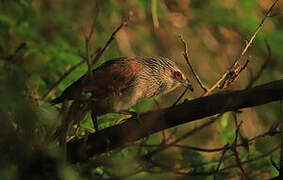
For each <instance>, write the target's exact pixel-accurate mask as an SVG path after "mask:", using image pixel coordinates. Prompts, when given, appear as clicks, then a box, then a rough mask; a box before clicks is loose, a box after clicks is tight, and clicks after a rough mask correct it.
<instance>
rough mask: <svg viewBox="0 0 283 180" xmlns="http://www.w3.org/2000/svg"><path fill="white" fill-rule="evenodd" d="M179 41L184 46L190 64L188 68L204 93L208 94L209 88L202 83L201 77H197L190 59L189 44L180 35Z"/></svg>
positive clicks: (186, 58) (185, 55) (185, 56)
mask: <svg viewBox="0 0 283 180" xmlns="http://www.w3.org/2000/svg"><path fill="white" fill-rule="evenodd" d="M179 39H180V40H181V41H182V43H183V45H184V53H183V56H184V58H185V60H186V62H187V64H188V66H189V67H190V69H191V71H192V73H193V75H194V76H195V78H196V80H197V82H198V83H199V85H200V87H201V88H202V89H203V90H204V92H207V87H206V86H205V85H204V84H203V83H202V82H201V80H200V78H199V76H198V75H197V73H196V72H195V70H194V68H193V66H192V64H191V62H190V58H189V48H188V44H187V43H186V41H185V40H184V39H183V37H182V36H181V35H179Z"/></svg>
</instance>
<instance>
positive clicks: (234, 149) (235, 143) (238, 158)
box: [231, 121, 246, 177]
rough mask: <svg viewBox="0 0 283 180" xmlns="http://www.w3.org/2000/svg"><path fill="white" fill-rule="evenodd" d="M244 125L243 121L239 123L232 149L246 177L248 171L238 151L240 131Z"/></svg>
mask: <svg viewBox="0 0 283 180" xmlns="http://www.w3.org/2000/svg"><path fill="white" fill-rule="evenodd" d="M241 125H242V121H241V122H240V123H239V125H238V126H237V129H236V132H235V140H234V142H233V146H232V147H231V150H232V151H233V152H234V156H235V158H236V162H237V164H238V167H239V169H240V170H241V172H242V174H243V176H244V177H246V173H245V170H244V168H243V166H242V164H241V160H240V156H239V153H238V151H237V141H238V137H239V132H240V127H241Z"/></svg>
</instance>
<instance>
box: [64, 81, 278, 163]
mask: <svg viewBox="0 0 283 180" xmlns="http://www.w3.org/2000/svg"><path fill="white" fill-rule="evenodd" d="M280 99H283V79H282V80H278V81H273V82H270V83H267V84H264V85H260V86H257V87H254V88H250V89H245V90H240V91H232V92H224V93H219V94H214V95H210V96H207V97H201V98H197V99H194V100H191V101H185V102H183V103H181V104H179V105H176V106H174V107H171V108H167V109H160V110H157V111H151V112H147V113H143V114H141V115H140V116H139V121H134V120H128V121H126V122H125V123H122V124H118V125H115V126H111V127H108V128H105V129H103V130H101V131H98V132H95V133H93V134H89V135H88V136H87V137H86V138H84V139H74V140H72V141H70V142H68V143H67V159H68V160H69V161H70V162H73V163H75V162H83V161H86V160H88V158H90V157H92V156H93V155H95V154H100V153H104V152H107V151H110V150H112V149H114V148H118V147H123V146H125V145H126V144H127V143H130V142H133V141H137V140H139V139H141V138H143V137H146V136H148V135H151V134H154V133H156V132H159V131H161V130H164V129H167V128H170V127H174V126H178V125H180V124H184V123H188V122H192V121H196V120H198V119H202V118H205V117H209V116H212V115H215V114H218V113H223V112H227V111H235V110H238V109H241V108H247V107H253V106H258V105H262V104H266V103H269V102H272V101H277V100H280Z"/></svg>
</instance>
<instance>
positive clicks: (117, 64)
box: [50, 56, 193, 128]
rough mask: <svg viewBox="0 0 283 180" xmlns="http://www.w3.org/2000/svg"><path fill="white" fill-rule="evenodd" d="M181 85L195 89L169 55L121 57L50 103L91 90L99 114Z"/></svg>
mask: <svg viewBox="0 0 283 180" xmlns="http://www.w3.org/2000/svg"><path fill="white" fill-rule="evenodd" d="M179 86H183V87H185V88H188V89H190V90H191V91H193V86H192V84H191V82H190V81H189V79H188V78H186V76H185V75H184V72H183V71H182V70H181V69H180V67H179V65H178V64H177V63H176V62H174V61H173V60H171V59H169V58H166V57H140V56H137V57H120V58H115V59H111V60H109V61H106V62H105V63H103V64H102V65H101V66H99V67H98V68H96V69H94V70H93V71H92V74H88V73H86V74H85V75H83V76H82V77H80V78H79V79H78V80H77V81H75V82H74V83H72V84H71V85H70V86H68V87H67V88H66V89H65V90H64V91H63V93H62V94H61V96H59V97H57V98H55V99H53V100H51V101H50V102H51V104H59V103H63V102H65V101H69V100H77V99H80V98H81V97H82V95H83V94H87V93H91V97H90V98H91V101H92V102H93V104H94V109H95V117H97V116H101V115H104V114H107V113H119V112H122V111H126V110H127V109H129V108H130V107H132V106H133V105H135V104H136V103H137V102H139V101H142V100H145V99H149V98H154V97H156V96H159V95H162V94H166V93H168V92H170V91H173V90H174V89H176V88H177V87H179ZM96 123H97V122H96ZM95 126H96V125H95ZM96 128H97V127H96Z"/></svg>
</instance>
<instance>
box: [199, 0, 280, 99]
mask: <svg viewBox="0 0 283 180" xmlns="http://www.w3.org/2000/svg"><path fill="white" fill-rule="evenodd" d="M278 1H279V0H275V2H274V3H273V4H272V6H271V7H270V8H269V10H268V11H267V14H266V15H265V16H264V18H263V19H262V20H261V22H260V24H259V25H258V27H257V28H256V30H255V32H254V33H253V35H252V37H251V38H250V40H249V41H247V42H246V43H245V47H244V49H243V50H242V52H241V53H240V55H239V56H238V57H237V58H236V59H235V61H234V62H233V64H232V65H231V66H230V68H229V69H228V70H226V72H225V73H224V74H223V75H222V76H221V78H220V79H219V80H218V81H217V82H216V83H215V84H214V85H213V86H212V87H211V88H209V89H208V90H207V92H205V93H204V94H203V95H202V96H207V95H208V94H209V93H211V92H212V91H213V90H214V89H216V88H217V87H219V85H220V83H221V82H222V81H223V80H224V79H226V76H227V75H228V74H229V73H230V72H231V71H233V69H235V68H236V67H237V65H238V64H239V62H240V60H241V59H242V57H243V56H244V55H245V53H246V52H247V50H248V48H249V47H250V46H251V44H252V42H253V40H254V39H255V37H256V35H257V34H258V32H259V31H260V30H261V28H262V27H263V24H264V22H265V20H266V19H267V18H268V17H269V16H270V14H271V11H272V9H273V8H274V6H275V5H276V4H277V3H278Z"/></svg>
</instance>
